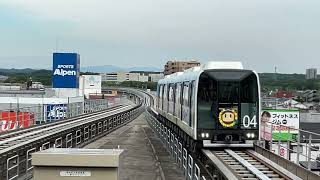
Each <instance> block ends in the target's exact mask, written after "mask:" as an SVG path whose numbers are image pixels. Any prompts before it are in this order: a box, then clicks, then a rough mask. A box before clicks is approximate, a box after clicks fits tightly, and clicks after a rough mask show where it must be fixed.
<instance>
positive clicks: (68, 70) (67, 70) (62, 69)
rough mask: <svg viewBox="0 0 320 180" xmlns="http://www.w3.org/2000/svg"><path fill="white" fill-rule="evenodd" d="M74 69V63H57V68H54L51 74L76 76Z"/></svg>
mask: <svg viewBox="0 0 320 180" xmlns="http://www.w3.org/2000/svg"><path fill="white" fill-rule="evenodd" d="M73 69H74V65H58V66H57V69H56V70H54V73H53V75H54V76H55V75H58V76H76V75H77V72H76V71H75V70H73Z"/></svg>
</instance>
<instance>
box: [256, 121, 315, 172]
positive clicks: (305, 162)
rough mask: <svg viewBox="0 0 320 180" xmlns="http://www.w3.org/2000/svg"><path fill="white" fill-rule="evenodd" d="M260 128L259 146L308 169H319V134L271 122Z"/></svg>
mask: <svg viewBox="0 0 320 180" xmlns="http://www.w3.org/2000/svg"><path fill="white" fill-rule="evenodd" d="M261 129H262V130H261V132H262V133H261V137H262V139H263V141H262V142H261V143H259V145H260V146H262V147H264V148H266V149H268V150H270V151H272V152H274V153H275V154H277V155H279V156H281V157H283V158H285V159H287V160H290V161H292V162H295V163H296V164H298V165H301V166H303V167H305V168H307V169H308V170H312V171H319V170H320V134H318V133H314V132H310V131H306V130H302V129H295V128H293V127H288V126H285V125H277V124H272V123H266V124H264V125H262V126H261Z"/></svg>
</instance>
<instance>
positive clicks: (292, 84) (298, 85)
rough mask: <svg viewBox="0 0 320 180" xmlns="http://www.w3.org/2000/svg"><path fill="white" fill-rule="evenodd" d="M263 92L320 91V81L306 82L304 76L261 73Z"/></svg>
mask: <svg viewBox="0 0 320 180" xmlns="http://www.w3.org/2000/svg"><path fill="white" fill-rule="evenodd" d="M259 76H260V82H261V86H262V88H263V90H274V89H279V90H306V89H320V79H319V78H318V79H316V80H306V79H305V75H304V74H276V73H259Z"/></svg>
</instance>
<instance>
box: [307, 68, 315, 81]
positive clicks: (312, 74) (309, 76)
mask: <svg viewBox="0 0 320 180" xmlns="http://www.w3.org/2000/svg"><path fill="white" fill-rule="evenodd" d="M306 79H317V69H316V68H310V69H307V70H306Z"/></svg>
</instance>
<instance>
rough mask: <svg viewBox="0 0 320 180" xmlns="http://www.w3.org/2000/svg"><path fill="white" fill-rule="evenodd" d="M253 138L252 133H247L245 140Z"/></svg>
mask: <svg viewBox="0 0 320 180" xmlns="http://www.w3.org/2000/svg"><path fill="white" fill-rule="evenodd" d="M254 137H255V134H254V133H247V138H251V139H253V138H254Z"/></svg>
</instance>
